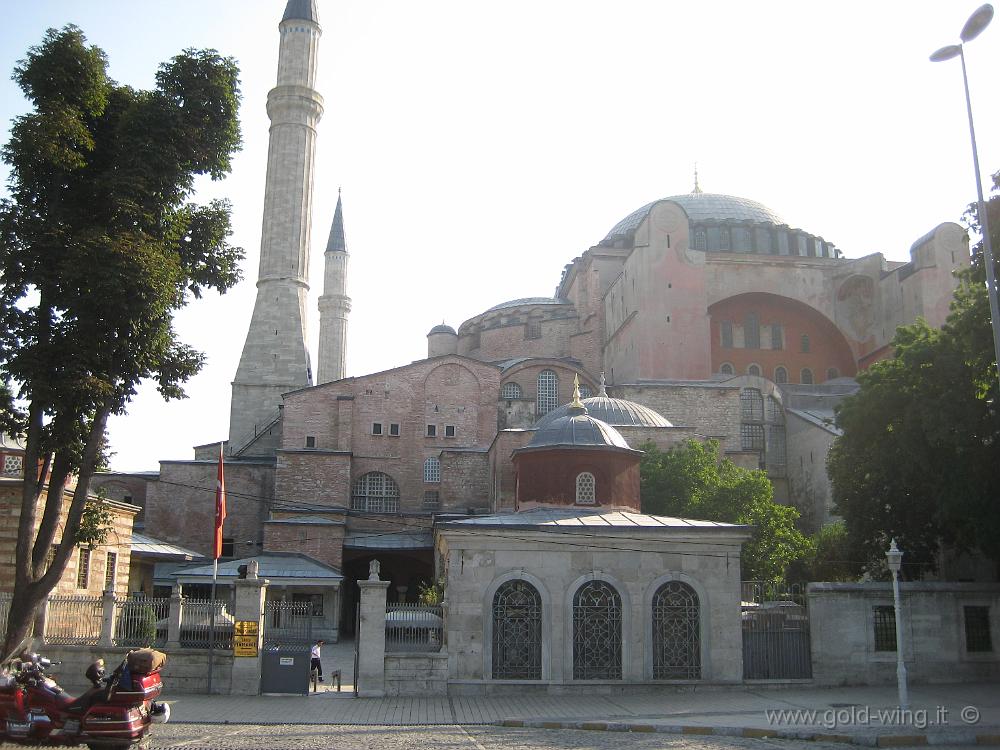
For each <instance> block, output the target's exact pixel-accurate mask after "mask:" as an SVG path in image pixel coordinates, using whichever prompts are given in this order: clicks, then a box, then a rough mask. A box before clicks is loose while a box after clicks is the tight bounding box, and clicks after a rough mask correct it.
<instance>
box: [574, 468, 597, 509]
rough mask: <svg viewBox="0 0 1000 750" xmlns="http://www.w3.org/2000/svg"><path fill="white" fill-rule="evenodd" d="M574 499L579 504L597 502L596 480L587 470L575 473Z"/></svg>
mask: <svg viewBox="0 0 1000 750" xmlns="http://www.w3.org/2000/svg"><path fill="white" fill-rule="evenodd" d="M576 501H577V502H578V503H579V504H580V505H593V504H594V503H596V502H597V482H596V481H595V480H594V475H593V474H591V473H590V472H589V471H585V472H583V473H581V474H577V475H576Z"/></svg>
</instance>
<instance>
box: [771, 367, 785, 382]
mask: <svg viewBox="0 0 1000 750" xmlns="http://www.w3.org/2000/svg"><path fill="white" fill-rule="evenodd" d="M774 382H775V383H787V382H788V370H786V369H785V368H784V367H775V368H774Z"/></svg>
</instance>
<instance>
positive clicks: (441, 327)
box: [427, 323, 458, 336]
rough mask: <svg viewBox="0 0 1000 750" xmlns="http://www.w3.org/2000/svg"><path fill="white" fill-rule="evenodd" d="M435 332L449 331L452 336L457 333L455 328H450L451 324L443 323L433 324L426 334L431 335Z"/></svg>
mask: <svg viewBox="0 0 1000 750" xmlns="http://www.w3.org/2000/svg"><path fill="white" fill-rule="evenodd" d="M435 333H450V334H451V335H452V336H457V335H458V334H457V333H455V329H454V328H452V327H451V326H448V325H445V324H444V323H441V324H440V325H436V326H434V327H433V328H432V329H431V330H430V332H429V333H428V334H427V335H428V336H433V335H434V334H435Z"/></svg>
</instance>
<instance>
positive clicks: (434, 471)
mask: <svg viewBox="0 0 1000 750" xmlns="http://www.w3.org/2000/svg"><path fill="white" fill-rule="evenodd" d="M424 481H425V482H440V481H441V459H440V458H438V457H437V456H431V457H430V458H428V459H427V460H425V461H424Z"/></svg>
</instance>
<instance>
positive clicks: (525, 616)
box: [493, 580, 542, 680]
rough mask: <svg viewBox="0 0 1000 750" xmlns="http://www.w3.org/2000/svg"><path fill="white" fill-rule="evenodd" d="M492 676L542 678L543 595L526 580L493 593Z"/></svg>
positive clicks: (506, 678)
mask: <svg viewBox="0 0 1000 750" xmlns="http://www.w3.org/2000/svg"><path fill="white" fill-rule="evenodd" d="M493 679H494V680H540V679H542V598H541V596H539V595H538V591H537V589H535V587H534V586H532V585H531V584H530V583H528V582H527V581H520V580H516V581H507V582H506V583H504V584H502V585H501V586H500V588H498V589H497V592H496V594H494V595H493Z"/></svg>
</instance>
